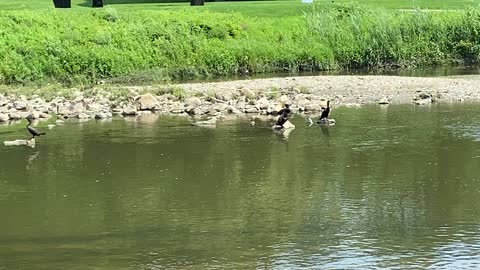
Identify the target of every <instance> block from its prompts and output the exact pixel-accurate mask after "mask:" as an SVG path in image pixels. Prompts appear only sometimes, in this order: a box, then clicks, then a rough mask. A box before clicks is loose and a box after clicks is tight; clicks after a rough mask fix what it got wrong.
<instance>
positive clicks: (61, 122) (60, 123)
mask: <svg viewBox="0 0 480 270" xmlns="http://www.w3.org/2000/svg"><path fill="white" fill-rule="evenodd" d="M55 124H57V125H63V124H65V121H63V120H60V119H59V120H57V121H55Z"/></svg>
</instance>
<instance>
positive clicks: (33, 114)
mask: <svg viewBox="0 0 480 270" xmlns="http://www.w3.org/2000/svg"><path fill="white" fill-rule="evenodd" d="M30 117H31V118H32V119H38V118H40V113H39V112H37V111H33V112H31V113H30Z"/></svg>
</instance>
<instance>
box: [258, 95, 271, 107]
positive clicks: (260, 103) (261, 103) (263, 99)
mask: <svg viewBox="0 0 480 270" xmlns="http://www.w3.org/2000/svg"><path fill="white" fill-rule="evenodd" d="M255 107H257V109H259V110H266V109H268V107H270V101H268V99H267V98H266V97H261V98H259V99H258V100H257V102H256V103H255Z"/></svg>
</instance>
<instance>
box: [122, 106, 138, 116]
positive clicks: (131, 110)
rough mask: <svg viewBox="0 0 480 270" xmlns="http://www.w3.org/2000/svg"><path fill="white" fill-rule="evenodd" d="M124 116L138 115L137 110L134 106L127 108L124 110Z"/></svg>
mask: <svg viewBox="0 0 480 270" xmlns="http://www.w3.org/2000/svg"><path fill="white" fill-rule="evenodd" d="M122 114H123V115H136V114H137V108H135V107H134V106H132V105H128V106H125V107H124V108H123V110H122Z"/></svg>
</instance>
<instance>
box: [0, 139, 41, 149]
mask: <svg viewBox="0 0 480 270" xmlns="http://www.w3.org/2000/svg"><path fill="white" fill-rule="evenodd" d="M3 144H4V145H5V146H20V145H25V146H29V147H32V148H34V147H35V139H31V140H15V141H4V142H3Z"/></svg>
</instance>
